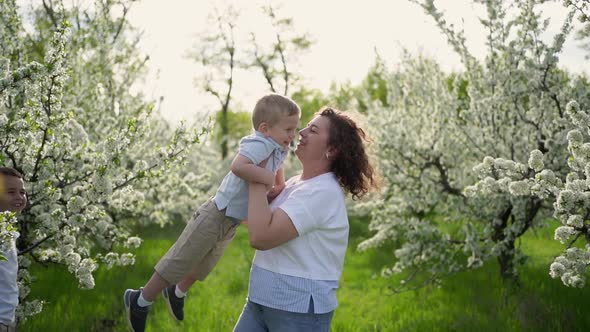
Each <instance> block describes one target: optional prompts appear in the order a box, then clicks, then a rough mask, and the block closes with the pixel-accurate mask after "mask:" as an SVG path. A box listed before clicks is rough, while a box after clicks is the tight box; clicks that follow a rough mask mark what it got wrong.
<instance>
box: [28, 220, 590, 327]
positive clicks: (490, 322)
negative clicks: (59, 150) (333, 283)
mask: <svg viewBox="0 0 590 332" xmlns="http://www.w3.org/2000/svg"><path fill="white" fill-rule="evenodd" d="M554 226H555V225H552V227H550V228H547V229H543V230H541V231H538V232H536V233H530V234H527V235H526V236H525V237H524V239H523V240H522V242H521V247H522V249H523V250H524V251H525V253H527V254H528V255H530V256H531V257H530V259H529V261H528V264H527V265H526V266H525V267H524V268H522V269H521V285H520V287H515V286H513V285H505V284H503V283H502V281H501V280H500V278H499V272H498V266H497V264H496V263H495V262H489V263H487V264H486V265H484V267H483V268H481V269H479V270H477V271H475V272H466V273H460V274H457V275H454V276H452V277H450V278H449V279H447V280H446V282H445V284H444V287H442V288H426V289H421V290H419V291H411V292H406V293H401V294H392V292H391V289H390V286H392V285H395V282H396V279H384V278H382V277H381V276H380V271H381V268H382V267H383V265H386V264H387V265H389V264H392V262H393V248H390V247H385V248H383V249H381V250H379V251H368V252H362V253H360V252H357V251H356V250H355V248H356V244H357V243H358V242H359V239H360V236H364V235H366V234H367V231H366V224H365V222H364V221H362V220H351V234H353V237H352V238H351V245H350V246H349V251H348V254H347V257H346V263H345V269H344V274H343V277H342V280H341V288H340V289H339V291H338V299H339V303H340V305H339V307H338V309H337V310H336V313H335V316H334V320H333V322H332V331H338V332H340V331H351V332H352V331H478V332H483V331H588V330H590V315H587V312H588V309H587V308H588V307H589V305H590V286H586V287H585V288H583V289H571V288H567V287H564V286H562V285H561V283H560V282H559V281H558V280H553V279H551V278H550V277H549V275H548V265H549V263H550V262H551V260H552V257H553V255H555V254H557V253H559V252H560V250H561V249H562V246H561V245H560V244H559V243H558V242H556V241H554V240H552V236H553V232H552V230H553V229H554V228H555V227H554ZM181 230H182V228H181V226H180V225H179V226H174V227H169V228H165V229H160V228H157V227H148V228H146V229H144V230H143V231H142V232H141V234H142V235H143V236H144V239H145V242H144V244H143V245H142V247H141V249H140V250H138V252H137V260H136V265H135V266H132V267H126V268H114V269H112V270H106V269H100V270H99V271H98V272H97V273H96V284H97V286H96V288H95V289H93V290H80V289H78V288H77V286H76V284H75V282H74V278H73V277H72V276H71V275H69V274H68V273H67V272H65V271H63V270H61V269H57V268H47V269H45V268H42V267H37V268H35V271H34V274H35V275H37V276H38V279H37V282H36V283H35V284H34V286H33V292H32V297H33V298H44V299H46V300H47V301H48V303H47V304H46V306H45V309H44V311H43V312H42V313H41V314H39V315H37V316H35V317H33V318H32V319H30V320H28V321H26V322H25V323H24V324H22V325H21V329H20V331H125V330H126V323H125V321H124V316H123V312H124V307H123V302H122V294H123V291H124V290H125V289H126V288H129V287H133V288H137V287H139V286H141V285H143V284H144V283H145V282H146V281H147V279H148V278H149V276H150V275H151V273H152V271H153V270H152V267H153V265H154V264H155V263H156V262H157V260H158V259H159V258H160V257H161V256H162V255H163V254H164V253H165V252H166V250H167V249H168V247H169V246H170V245H171V244H172V243H173V241H174V240H175V239H176V237H177V236H178V234H180V232H181ZM252 256H253V250H252V249H251V248H250V247H249V246H248V240H247V234H246V230H245V229H243V228H240V229H239V230H238V233H237V236H236V239H235V240H234V242H233V243H232V244H231V245H230V247H229V248H228V250H227V252H226V254H225V256H224V257H223V258H222V260H221V261H220V263H219V265H218V266H217V267H216V268H215V270H214V271H213V273H212V274H211V275H210V276H209V277H208V279H207V280H206V281H205V282H204V283H197V284H196V285H195V286H194V287H193V289H192V290H191V292H190V293H189V297H188V298H187V306H186V310H185V321H184V322H183V323H181V324H178V323H176V322H174V321H173V320H172V318H171V317H170V315H169V314H168V312H167V308H166V307H165V305H164V303H163V301H162V300H161V297H160V298H159V299H158V300H157V301H156V302H155V303H154V305H152V309H151V312H150V315H149V317H148V328H147V331H231V330H232V328H233V326H234V324H235V322H236V320H237V319H238V316H239V314H240V312H241V309H242V306H243V305H244V303H245V298H246V294H247V288H248V271H249V268H250V262H251V259H252Z"/></svg>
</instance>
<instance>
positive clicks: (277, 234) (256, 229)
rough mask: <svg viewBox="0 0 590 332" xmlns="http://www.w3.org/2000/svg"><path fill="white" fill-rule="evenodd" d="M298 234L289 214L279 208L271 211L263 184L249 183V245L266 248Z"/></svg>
mask: <svg viewBox="0 0 590 332" xmlns="http://www.w3.org/2000/svg"><path fill="white" fill-rule="evenodd" d="M298 235H299V234H298V233H297V229H295V226H294V225H293V222H292V221H291V219H290V218H289V216H288V215H287V214H286V213H285V212H284V211H283V210H281V209H280V208H279V209H276V210H275V211H274V213H273V212H271V210H270V207H269V205H268V201H267V198H266V189H265V186H264V185H263V184H259V183H250V185H249V199H248V236H249V238H250V246H252V247H253V248H255V249H258V250H268V249H272V248H274V247H276V246H279V245H281V244H283V243H285V242H287V241H290V240H292V239H294V238H296V237H297V236H298Z"/></svg>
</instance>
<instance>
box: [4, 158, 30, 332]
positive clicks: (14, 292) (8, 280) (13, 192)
mask: <svg viewBox="0 0 590 332" xmlns="http://www.w3.org/2000/svg"><path fill="white" fill-rule="evenodd" d="M26 205H27V192H26V191H25V182H24V180H23V176H22V174H20V173H19V172H18V171H17V170H15V169H13V168H10V167H0V211H1V212H5V211H10V212H15V213H17V214H19V213H21V212H22V210H23V209H24V208H25V207H26ZM2 255H3V256H4V257H5V258H6V259H7V260H6V261H0V331H1V332H4V331H6V332H14V331H16V319H15V311H16V306H17V305H18V285H17V282H16V280H17V279H16V278H17V274H18V255H17V251H16V238H13V239H12V240H11V243H10V244H9V247H8V250H3V251H2Z"/></svg>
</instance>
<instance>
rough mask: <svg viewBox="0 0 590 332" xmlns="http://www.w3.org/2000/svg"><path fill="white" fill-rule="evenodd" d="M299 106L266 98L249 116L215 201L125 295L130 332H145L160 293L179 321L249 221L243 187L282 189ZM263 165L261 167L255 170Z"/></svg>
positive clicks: (274, 97) (274, 193)
mask: <svg viewBox="0 0 590 332" xmlns="http://www.w3.org/2000/svg"><path fill="white" fill-rule="evenodd" d="M300 113H301V111H300V109H299V106H298V105H297V104H296V103H295V102H294V101H292V100H291V99H289V98H287V97H284V96H281V95H278V94H270V95H267V96H264V97H262V98H261V99H260V100H258V102H257V103H256V106H255V107H254V111H253V114H252V124H253V126H254V129H255V133H254V134H253V135H250V136H246V137H244V138H242V140H241V141H240V147H239V151H238V153H237V155H236V157H235V158H234V160H233V162H232V165H231V172H229V173H228V174H227V175H226V176H225V178H224V179H223V181H222V183H221V185H220V186H219V189H218V190H217V193H216V194H215V196H214V197H213V198H211V199H209V200H208V201H207V202H205V203H204V204H203V205H201V206H200V207H199V209H198V210H197V211H195V213H194V214H193V216H192V218H191V220H190V221H189V223H188V224H187V225H186V227H185V229H184V230H183V231H182V234H180V237H179V238H178V239H177V240H176V242H175V243H174V245H173V246H172V247H171V248H170V249H169V250H168V252H167V253H166V255H164V257H162V258H161V259H160V261H159V262H158V264H157V265H156V266H155V268H154V269H155V272H154V273H153V274H152V277H151V278H150V280H149V281H148V282H147V284H145V286H144V287H143V288H140V289H139V290H134V289H127V290H126V291H125V294H124V303H125V308H126V316H127V321H128V323H129V327H130V328H131V330H132V331H135V332H138V331H144V329H145V324H146V319H147V314H148V311H149V306H150V304H151V303H152V302H153V301H154V299H155V298H156V296H157V295H158V293H160V291H161V292H162V294H163V295H164V298H165V300H166V304H167V305H168V309H169V310H170V313H171V314H172V316H173V317H174V318H175V319H176V320H178V321H181V320H183V319H184V297H185V295H186V292H187V291H188V289H189V288H190V287H191V286H192V285H193V284H194V283H195V282H196V281H197V280H201V281H202V280H204V279H205V278H206V277H207V275H208V274H209V273H210V272H211V271H212V270H213V267H214V266H215V265H216V264H217V262H218V261H219V258H220V257H221V256H222V255H223V252H224V251H225V248H226V247H227V246H228V245H229V243H230V241H231V240H232V239H233V237H234V235H235V228H236V227H237V226H238V225H239V224H240V222H241V221H243V220H245V219H246V218H247V216H248V182H259V183H263V184H265V185H266V186H267V189H268V190H269V193H268V196H269V199H272V198H274V197H275V196H277V195H278V194H279V193H280V191H281V190H282V189H283V188H284V186H285V179H284V175H283V169H282V164H283V161H284V160H285V158H286V156H287V154H288V151H289V149H288V148H289V144H290V143H291V142H292V141H293V139H294V138H295V131H296V129H297V126H298V125H299V117H300ZM263 161H266V165H265V166H264V167H260V166H259V164H260V163H262V162H263Z"/></svg>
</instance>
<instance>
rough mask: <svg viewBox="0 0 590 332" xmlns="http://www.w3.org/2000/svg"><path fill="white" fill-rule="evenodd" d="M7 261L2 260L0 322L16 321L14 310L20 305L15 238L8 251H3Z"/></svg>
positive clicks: (10, 322)
mask: <svg viewBox="0 0 590 332" xmlns="http://www.w3.org/2000/svg"><path fill="white" fill-rule="evenodd" d="M3 254H4V257H6V258H7V259H8V260H7V261H0V323H2V324H5V325H10V324H13V323H14V312H15V310H16V306H17V305H18V285H17V283H16V276H17V273H18V257H17V253H16V246H15V242H14V240H13V241H11V244H10V248H9V249H8V251H4V252H3Z"/></svg>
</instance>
